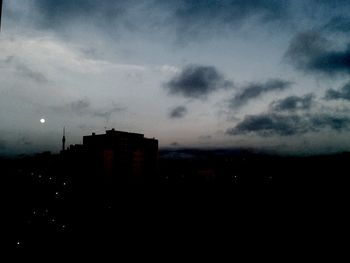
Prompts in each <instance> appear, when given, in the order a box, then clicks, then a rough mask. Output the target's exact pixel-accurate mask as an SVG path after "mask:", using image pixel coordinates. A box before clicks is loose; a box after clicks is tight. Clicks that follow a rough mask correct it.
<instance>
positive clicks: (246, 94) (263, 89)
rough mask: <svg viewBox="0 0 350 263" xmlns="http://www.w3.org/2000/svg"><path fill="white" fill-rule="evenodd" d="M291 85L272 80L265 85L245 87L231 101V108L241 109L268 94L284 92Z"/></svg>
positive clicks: (287, 82)
mask: <svg viewBox="0 0 350 263" xmlns="http://www.w3.org/2000/svg"><path fill="white" fill-rule="evenodd" d="M291 85H292V82H289V81H285V80H280V79H272V80H269V81H267V82H265V83H251V84H249V85H248V86H246V87H244V88H243V89H242V90H241V91H240V92H239V93H237V94H236V95H235V96H234V97H233V98H232V99H231V100H230V107H231V108H240V107H242V106H244V105H246V104H247V103H248V102H249V101H251V100H253V99H256V98H259V97H260V96H262V95H264V94H266V93H269V92H273V91H282V90H285V89H287V88H289V87H290V86H291Z"/></svg>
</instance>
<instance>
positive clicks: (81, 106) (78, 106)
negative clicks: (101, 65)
mask: <svg viewBox="0 0 350 263" xmlns="http://www.w3.org/2000/svg"><path fill="white" fill-rule="evenodd" d="M51 108H52V110H54V111H55V112H59V113H74V114H77V115H87V116H93V117H99V118H104V119H106V121H109V119H110V118H111V116H112V115H113V114H114V113H120V112H123V111H125V108H124V107H121V106H119V105H116V104H114V103H112V106H111V107H104V108H100V109H96V108H94V107H93V106H92V105H91V103H90V101H89V100H88V99H87V98H84V99H81V100H77V101H73V102H70V103H68V104H66V105H64V106H53V107H51Z"/></svg>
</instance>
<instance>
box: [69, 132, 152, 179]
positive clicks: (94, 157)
mask: <svg viewBox="0 0 350 263" xmlns="http://www.w3.org/2000/svg"><path fill="white" fill-rule="evenodd" d="M64 156H65V157H67V159H68V161H70V164H69V167H73V166H74V164H78V163H79V168H78V169H79V171H78V172H79V173H81V172H82V171H83V173H85V174H88V175H95V176H99V177H100V178H104V179H105V180H108V181H111V182H128V183H130V182H131V183H142V182H149V181H152V180H154V178H155V176H156V174H157V163H158V140H156V139H154V138H153V139H149V138H145V137H144V135H143V134H138V133H130V132H123V131H116V130H115V129H112V130H107V131H106V133H105V134H95V133H92V135H88V136H84V137H83V144H82V145H71V146H70V147H69V148H68V149H67V150H66V151H65V152H64Z"/></svg>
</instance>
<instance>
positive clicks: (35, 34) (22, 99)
mask: <svg viewBox="0 0 350 263" xmlns="http://www.w3.org/2000/svg"><path fill="white" fill-rule="evenodd" d="M3 2H4V3H3V5H4V6H3V17H2V28H1V32H0V154H20V153H33V152H40V151H47V150H49V151H53V152H57V151H59V149H60V147H61V138H62V129H63V127H64V126H65V127H66V139H67V140H66V144H68V145H69V144H78V143H81V142H82V137H83V136H84V135H88V134H91V133H92V132H95V133H104V132H105V130H106V129H111V128H115V129H117V130H122V131H130V132H136V133H143V134H145V136H146V137H151V138H152V137H155V138H157V139H158V140H159V145H160V147H161V148H164V147H172V148H174V149H175V148H178V147H199V148H208V147H209V148H226V147H227V148H232V147H234V148H236V147H243V148H256V149H265V150H273V151H277V152H280V153H287V154H288V153H292V154H314V153H333V152H341V151H349V150H350V34H349V33H350V15H349V14H350V1H348V0H332V1H327V0H308V1H304V0H290V1H287V0H254V1H253V0H221V1H220V0H167V1H164V0H163V1H162V0H128V1H119V0H114V1H112V0H104V1H97V0H74V1H73V0H59V1H58V0H4V1H3ZM42 118H44V119H45V120H46V122H45V123H41V122H40V119H42Z"/></svg>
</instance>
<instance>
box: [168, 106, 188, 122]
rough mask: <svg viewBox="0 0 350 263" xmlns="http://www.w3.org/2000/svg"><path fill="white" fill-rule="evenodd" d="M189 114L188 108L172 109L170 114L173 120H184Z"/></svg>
mask: <svg viewBox="0 0 350 263" xmlns="http://www.w3.org/2000/svg"><path fill="white" fill-rule="evenodd" d="M186 114H187V108H186V107H184V106H178V107H176V108H174V109H172V110H171V111H170V113H169V117H170V118H172V119H179V118H183V117H184V116H185V115H186Z"/></svg>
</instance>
